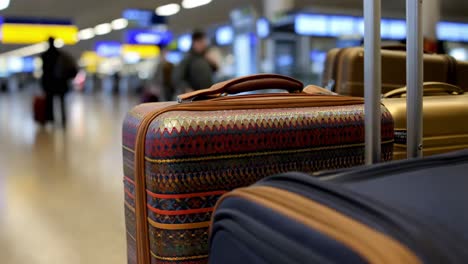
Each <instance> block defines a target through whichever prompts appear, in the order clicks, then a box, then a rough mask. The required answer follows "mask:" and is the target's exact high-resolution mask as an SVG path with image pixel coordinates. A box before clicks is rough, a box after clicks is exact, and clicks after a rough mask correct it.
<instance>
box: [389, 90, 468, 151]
mask: <svg viewBox="0 0 468 264" xmlns="http://www.w3.org/2000/svg"><path fill="white" fill-rule="evenodd" d="M405 95H406V88H401V89H397V90H394V91H391V92H389V93H387V94H385V95H384V96H383V97H384V99H383V100H382V103H383V104H384V105H385V106H386V107H387V108H388V110H389V111H390V113H392V116H393V119H394V121H395V145H394V156H393V158H394V159H397V160H399V159H404V158H406V154H407V153H406V134H407V129H406V123H407V122H406V98H405ZM423 102H424V104H423V124H424V125H423V146H424V147H423V155H424V156H430V155H434V154H441V153H447V152H452V151H456V150H462V149H466V148H468V122H467V121H466V120H468V95H466V94H464V91H463V90H462V89H461V88H459V87H457V86H453V85H450V84H446V83H425V84H424V98H423Z"/></svg>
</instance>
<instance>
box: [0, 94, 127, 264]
mask: <svg viewBox="0 0 468 264" xmlns="http://www.w3.org/2000/svg"><path fill="white" fill-rule="evenodd" d="M67 100H68V103H67V104H68V115H69V126H68V128H67V130H63V129H62V128H60V126H56V127H51V126H49V127H46V128H43V129H41V128H39V127H38V126H36V125H35V124H34V122H33V120H32V115H31V102H32V97H31V95H30V93H27V92H21V93H17V94H4V93H3V94H0V263H2V264H23V263H24V264H55V263H57V264H75V263H80V264H81V263H86V264H88V263H90V264H93V263H99V264H103V263H106V264H107V263H111V264H114V263H116V264H120V263H122V264H123V263H126V250H125V227H124V214H123V186H122V158H121V149H120V148H121V143H120V142H121V123H122V120H123V118H124V116H125V113H126V112H127V111H128V110H129V109H130V108H131V107H132V106H133V105H135V103H136V100H134V99H129V98H127V97H112V96H104V95H101V94H99V95H93V96H91V95H79V94H72V95H70V96H69V97H68V99H67Z"/></svg>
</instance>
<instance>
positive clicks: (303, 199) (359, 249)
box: [209, 151, 468, 264]
mask: <svg viewBox="0 0 468 264" xmlns="http://www.w3.org/2000/svg"><path fill="white" fill-rule="evenodd" d="M467 170H468V151H462V152H459V153H451V154H446V155H442V156H434V157H430V158H426V159H412V160H405V161H398V162H392V163H384V164H377V165H373V166H368V167H359V168H355V169H344V170H342V171H340V172H339V173H328V174H323V176H326V177H323V178H322V179H321V180H319V179H317V178H315V177H310V175H306V174H301V173H287V174H282V175H278V176H273V177H269V178H267V179H264V180H262V181H260V182H258V183H257V184H255V185H253V186H250V187H247V188H240V189H236V190H234V191H233V192H230V193H228V194H226V195H224V196H223V197H222V198H221V199H220V201H219V203H218V204H217V208H216V210H215V212H214V216H213V224H212V229H211V237H210V250H211V254H210V261H209V263H212V264H218V263H223V264H237V263H243V264H257V263H268V264H282V263H288V264H305V263H329V264H333V263H336V264H341V263H346V264H364V263H367V264H377V263H380V264H395V263H405V264H423V263H424V264H438V263H446V264H449V263H450V264H459V263H466V260H467V259H468V251H467V248H468V222H467V221H466V219H468V210H466V204H467V203H468V193H467V192H466V186H467V185H468V177H466V176H467V175H466V171H467Z"/></svg>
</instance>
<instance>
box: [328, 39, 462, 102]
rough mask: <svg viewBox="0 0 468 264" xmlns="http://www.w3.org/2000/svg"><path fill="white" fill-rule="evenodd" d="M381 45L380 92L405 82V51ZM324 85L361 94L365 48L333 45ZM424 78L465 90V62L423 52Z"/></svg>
mask: <svg viewBox="0 0 468 264" xmlns="http://www.w3.org/2000/svg"><path fill="white" fill-rule="evenodd" d="M395 48H396V47H392V46H390V47H387V48H383V49H382V93H383V94H385V93H388V92H390V91H392V90H394V89H397V88H400V87H403V86H405V85H406V52H405V51H401V50H395ZM325 65H326V67H325V69H326V70H325V72H324V75H323V86H324V87H326V88H327V89H329V90H331V91H333V92H336V93H338V94H341V95H349V96H360V97H362V96H364V48H362V47H353V48H344V49H340V50H338V49H332V50H331V51H330V54H329V55H328V56H327V61H326V62H325ZM424 81H425V82H443V83H449V84H452V85H455V86H459V87H461V88H462V89H464V90H465V91H468V62H462V61H457V60H455V59H454V58H452V57H450V56H448V55H438V54H424Z"/></svg>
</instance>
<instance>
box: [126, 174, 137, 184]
mask: <svg viewBox="0 0 468 264" xmlns="http://www.w3.org/2000/svg"><path fill="white" fill-rule="evenodd" d="M124 180H126V181H128V182H129V183H131V184H133V185H135V182H134V181H132V179H130V178H129V177H127V176H124Z"/></svg>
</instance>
